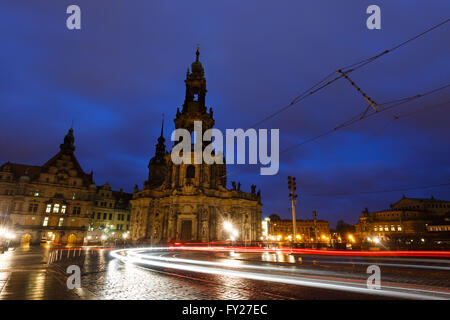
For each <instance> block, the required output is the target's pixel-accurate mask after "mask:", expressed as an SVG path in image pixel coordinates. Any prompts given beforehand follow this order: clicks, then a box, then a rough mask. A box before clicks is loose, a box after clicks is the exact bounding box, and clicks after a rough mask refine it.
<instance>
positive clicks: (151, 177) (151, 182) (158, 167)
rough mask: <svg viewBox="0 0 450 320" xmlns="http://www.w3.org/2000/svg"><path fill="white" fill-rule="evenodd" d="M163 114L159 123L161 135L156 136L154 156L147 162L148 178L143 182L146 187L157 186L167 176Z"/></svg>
mask: <svg viewBox="0 0 450 320" xmlns="http://www.w3.org/2000/svg"><path fill="white" fill-rule="evenodd" d="M165 141H166V139H164V114H163V119H162V124H161V135H160V136H159V138H158V144H157V145H156V151H155V156H154V157H153V158H151V159H150V162H149V164H148V180H147V181H146V182H145V187H146V188H150V189H153V188H157V187H159V186H161V185H162V184H163V182H164V180H165V179H166V176H167V161H166V145H165V144H164V142H165Z"/></svg>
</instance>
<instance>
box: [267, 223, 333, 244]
mask: <svg viewBox="0 0 450 320" xmlns="http://www.w3.org/2000/svg"><path fill="white" fill-rule="evenodd" d="M266 221H267V222H266V223H267V227H266V228H267V235H266V236H265V239H264V240H276V241H285V240H289V239H290V240H294V234H293V225H292V220H289V219H285V220H281V219H280V220H278V219H277V220H273V221H271V220H270V219H269V218H267V220H266ZM295 229H296V232H297V234H296V235H295V238H296V241H297V242H329V240H330V224H329V222H328V221H325V220H316V221H314V220H296V223H295Z"/></svg>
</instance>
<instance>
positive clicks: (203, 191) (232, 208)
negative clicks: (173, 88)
mask: <svg viewBox="0 0 450 320" xmlns="http://www.w3.org/2000/svg"><path fill="white" fill-rule="evenodd" d="M185 83H186V96H185V101H184V104H183V107H182V110H181V111H180V110H179V109H178V110H177V113H176V117H175V119H174V122H175V128H176V129H180V128H184V129H187V130H188V131H189V132H190V133H192V132H193V129H194V121H202V130H203V132H204V131H205V130H207V129H210V128H212V127H213V126H214V118H213V111H212V109H211V108H209V110H208V109H207V107H206V105H205V98H206V92H207V90H206V79H205V77H204V69H203V66H202V64H201V63H200V61H199V51H198V50H197V58H196V61H195V62H194V63H192V65H191V70H190V71H189V70H188V72H187V74H186V80H185ZM164 143H165V139H164V137H163V130H162V129H161V136H160V137H159V138H158V144H157V145H156V153H155V156H154V157H153V158H152V159H151V160H150V162H149V165H148V169H149V175H148V180H147V181H146V182H145V183H144V188H143V189H142V190H139V189H138V187H137V186H136V187H135V192H134V195H133V199H132V200H131V205H132V214H131V237H132V240H134V241H142V242H150V243H152V244H159V243H167V242H169V241H172V240H178V241H187V242H188V241H200V242H208V241H213V240H226V239H230V238H231V237H234V238H236V239H239V240H246V241H251V240H257V239H259V237H260V233H261V197H260V192H259V191H258V192H256V190H255V188H256V187H255V186H252V187H251V192H244V191H242V190H241V185H240V183H239V184H238V185H236V183H235V182H233V183H232V185H233V188H232V190H230V189H227V188H226V184H227V179H226V165H225V164H219V163H213V164H206V163H202V164H184V163H182V164H180V165H175V164H174V163H173V162H172V160H171V157H170V154H169V153H168V152H166V147H165V144H164ZM204 147H205V146H203V148H204ZM187 156H190V157H191V159H193V156H194V152H191V154H190V155H187ZM218 156H219V155H216V157H218ZM192 162H193V161H192ZM225 223H227V224H228V225H231V226H232V228H233V230H234V231H233V233H234V235H232V234H231V232H230V230H227V229H226V228H225V227H224V226H225Z"/></svg>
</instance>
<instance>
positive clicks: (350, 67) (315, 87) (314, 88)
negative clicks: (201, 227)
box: [222, 19, 450, 177]
mask: <svg viewBox="0 0 450 320" xmlns="http://www.w3.org/2000/svg"><path fill="white" fill-rule="evenodd" d="M449 21H450V19H446V20H444V21H442V22H440V23H439V24H437V25H434V26H432V27H431V28H429V29H427V30H425V31H423V32H421V33H419V34H417V35H415V36H414V37H412V38H410V39H408V40H406V41H403V42H402V43H400V44H398V45H396V46H394V47H392V48H391V49H388V50H385V51H383V52H381V53H379V54H377V55H375V56H373V57H370V58H367V59H364V60H361V61H359V62H356V63H354V64H351V65H348V66H346V67H343V68H340V70H342V71H344V73H346V74H348V73H351V72H353V71H355V70H357V69H360V68H362V67H364V66H366V65H367V64H369V63H371V62H373V61H375V60H377V59H378V58H380V57H382V56H384V55H386V54H388V53H390V52H392V51H395V50H397V49H398V48H400V47H402V46H405V45H406V44H408V43H410V42H412V41H414V40H416V39H418V38H420V37H422V36H424V35H425V34H427V33H429V32H431V31H433V30H435V29H437V28H439V27H441V26H442V25H444V24H446V23H448V22H449ZM335 74H336V72H331V73H330V74H328V75H327V76H326V77H325V78H323V79H322V80H320V81H319V82H317V83H316V84H314V85H313V86H312V87H311V88H309V89H308V90H306V91H304V92H303V93H301V94H300V95H299V96H297V97H295V98H294V99H293V100H292V101H291V102H290V103H289V104H288V105H286V106H284V107H282V108H281V109H279V110H277V111H275V112H274V113H272V114H270V115H268V116H266V117H265V118H263V119H262V120H260V121H258V122H256V123H255V124H253V125H252V126H250V128H254V127H257V126H258V125H260V124H261V123H263V122H265V121H267V120H269V119H272V118H274V117H275V116H277V115H278V114H280V113H282V112H284V111H286V110H288V109H289V108H291V107H292V106H294V105H295V104H297V103H299V102H301V101H303V100H304V99H306V98H307V97H309V96H311V95H313V94H315V93H317V92H318V91H320V90H321V89H324V88H325V87H327V86H329V85H331V84H332V83H334V82H335V81H337V80H339V79H341V78H343V77H344V76H343V75H342V74H340V75H339V76H336V77H334V78H333V79H332V80H329V81H328V82H326V81H327V80H328V79H329V78H331V77H332V76H333V75H335ZM404 99H406V98H404ZM404 99H401V100H404ZM369 107H370V106H369ZM369 107H368V108H369ZM367 110H368V109H366V111H365V112H364V113H366V112H367ZM334 131H335V129H333V130H330V131H329V132H326V133H323V134H320V135H319V136H316V137H314V138H311V139H308V140H307V141H304V142H302V143H301V144H299V145H302V144H304V143H307V142H310V141H312V140H315V139H318V138H321V137H322V136H325V135H327V134H330V133H332V132H334ZM294 147H295V146H294ZM285 151H286V150H284V151H282V152H285ZM282 152H281V153H282ZM229 175H230V172H227V173H226V174H225V175H224V176H222V177H227V176H229Z"/></svg>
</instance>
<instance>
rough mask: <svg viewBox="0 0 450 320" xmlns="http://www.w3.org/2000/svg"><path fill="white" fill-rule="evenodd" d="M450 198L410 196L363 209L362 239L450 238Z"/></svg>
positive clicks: (359, 231) (359, 228)
mask: <svg viewBox="0 0 450 320" xmlns="http://www.w3.org/2000/svg"><path fill="white" fill-rule="evenodd" d="M449 226H450V201H444V200H438V199H434V198H433V197H431V198H428V199H418V198H407V197H405V196H403V198H402V199H400V200H399V201H397V202H396V203H394V204H392V205H391V208H390V209H389V210H382V211H376V212H369V211H368V210H367V209H365V210H364V211H363V212H362V215H361V217H360V218H359V222H358V223H357V224H356V225H355V229H356V233H355V234H356V236H357V237H358V238H359V240H360V241H366V240H370V239H374V237H376V238H377V239H378V240H381V241H390V242H392V241H394V242H396V241H397V242H399V243H400V242H401V243H405V242H407V243H412V244H414V242H425V243H426V242H429V241H437V242H439V241H441V242H442V241H446V240H450V227H449Z"/></svg>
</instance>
